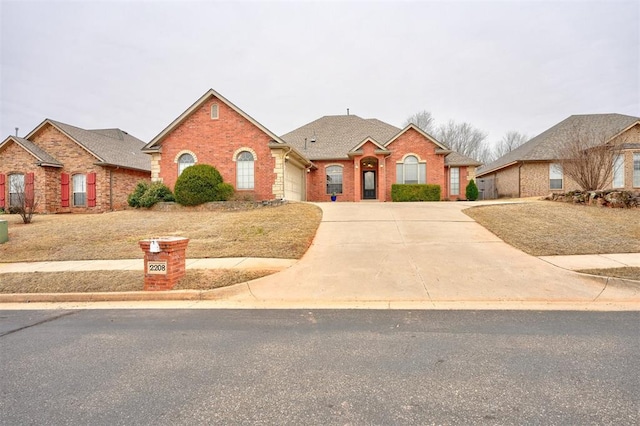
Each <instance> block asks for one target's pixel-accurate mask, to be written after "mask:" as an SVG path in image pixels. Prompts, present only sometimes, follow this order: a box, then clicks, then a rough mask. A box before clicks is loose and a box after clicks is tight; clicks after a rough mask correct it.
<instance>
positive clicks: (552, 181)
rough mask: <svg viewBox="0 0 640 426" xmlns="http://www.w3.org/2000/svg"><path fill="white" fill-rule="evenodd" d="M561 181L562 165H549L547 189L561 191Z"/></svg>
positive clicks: (562, 178)
mask: <svg viewBox="0 0 640 426" xmlns="http://www.w3.org/2000/svg"><path fill="white" fill-rule="evenodd" d="M563 180H564V173H563V171H562V164H558V163H551V164H549V189H562V188H563Z"/></svg>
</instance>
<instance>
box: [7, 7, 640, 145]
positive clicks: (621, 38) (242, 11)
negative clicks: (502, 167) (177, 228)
mask: <svg viewBox="0 0 640 426" xmlns="http://www.w3.org/2000/svg"><path fill="white" fill-rule="evenodd" d="M0 5H1V9H0V15H1V18H0V19H1V21H0V24H1V30H0V31H1V34H0V36H1V62H0V65H1V74H0V83H1V84H0V99H1V101H0V102H1V105H0V120H1V122H0V127H1V129H0V130H1V132H2V135H1V136H0V141H1V140H3V139H4V138H5V137H7V136H9V135H10V134H14V133H15V127H19V128H20V131H19V134H20V136H24V135H26V134H27V133H29V132H30V131H31V130H33V128H34V127H36V126H37V125H38V124H40V122H42V121H43V120H44V119H45V118H51V119H54V120H58V121H62V122H64V123H68V124H72V125H75V126H78V127H82V128H88V129H92V128H107V127H119V128H121V129H123V130H125V131H127V132H129V133H130V134H132V135H134V136H136V137H138V138H140V139H142V140H143V141H145V142H147V141H149V140H151V139H152V138H153V137H154V136H156V135H157V134H158V133H160V132H161V131H162V130H163V129H164V128H165V127H166V126H167V125H168V124H169V123H171V121H173V120H174V119H175V118H176V117H177V116H178V115H180V114H181V113H182V112H183V111H184V110H185V109H187V108H188V107H189V106H190V105H191V104H192V103H193V102H195V101H196V100H197V99H198V98H199V97H200V96H202V95H203V94H204V93H205V92H206V91H207V90H208V89H210V88H213V89H215V90H216V91H218V92H220V93H221V94H222V95H223V96H225V97H226V98H227V99H229V100H230V101H231V102H233V103H235V104H236V105H237V106H238V107H239V108H241V109H242V110H243V111H245V112H246V113H247V114H249V115H250V116H252V117H253V118H254V119H256V120H257V121H259V122H260V123H261V124H263V125H264V126H266V127H267V128H268V129H270V130H271V131H273V132H274V133H276V134H278V135H282V134H284V133H287V132H289V131H291V130H293V129H295V128H297V127H300V126H302V125H304V124H306V123H308V122H310V121H313V120H315V119H317V118H319V117H321V116H324V115H338V114H346V109H347V108H349V109H350V112H351V114H356V115H358V116H360V117H363V118H378V119H380V120H382V121H385V122H387V123H390V124H393V125H396V126H399V127H400V126H402V125H403V124H404V121H405V119H406V118H407V117H408V116H410V115H411V114H413V113H415V112H418V111H421V110H428V111H431V113H432V114H433V115H434V117H435V119H436V121H437V122H438V123H444V122H446V121H447V120H449V119H454V120H456V121H466V122H469V123H471V124H472V125H474V126H475V127H478V128H480V129H481V130H484V131H485V132H487V133H489V136H488V140H489V141H497V140H499V139H500V138H501V137H502V136H503V135H504V133H505V132H506V131H508V130H517V131H520V132H523V133H527V134H528V135H529V136H535V135H536V134H539V133H541V132H542V131H544V130H546V129H547V128H548V127H550V126H552V125H554V124H556V123H557V122H559V121H561V120H563V119H565V118H566V117H568V116H569V115H571V114H585V113H606V112H618V113H622V114H629V115H636V116H638V115H640V59H639V57H640V1H638V0H633V1H599V2H587V1H566V2H549V1H544V2H543V1H529V2H511V1H500V2H489V1H467V2H443V1H415V2H391V1H389V2H364V1H359V2H327V1H323V2H302V1H288V2H213V1H208V2H195V1H163V2H158V1H138V2H135V1H101V2H97V1H82V2H79V1H74V2H55V1H46V2H34V1H7V0H0Z"/></svg>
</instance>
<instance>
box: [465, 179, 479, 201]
mask: <svg viewBox="0 0 640 426" xmlns="http://www.w3.org/2000/svg"><path fill="white" fill-rule="evenodd" d="M465 195H466V197H467V200H469V201H475V200H477V199H478V186H477V185H476V183H475V182H474V181H473V179H471V180H470V181H469V183H468V184H467V188H466V189H465Z"/></svg>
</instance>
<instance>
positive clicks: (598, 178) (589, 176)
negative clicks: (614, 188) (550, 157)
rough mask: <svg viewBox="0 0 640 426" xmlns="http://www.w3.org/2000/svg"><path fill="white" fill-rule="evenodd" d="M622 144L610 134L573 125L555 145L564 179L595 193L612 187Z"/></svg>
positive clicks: (618, 137) (621, 141)
mask: <svg viewBox="0 0 640 426" xmlns="http://www.w3.org/2000/svg"><path fill="white" fill-rule="evenodd" d="M623 144H624V137H622V136H617V137H616V138H614V139H611V137H610V135H609V136H608V135H605V134H604V133H599V132H597V131H595V130H593V129H588V128H585V127H581V126H578V125H575V126H573V128H571V130H570V131H569V132H568V134H567V137H566V139H565V140H564V141H563V143H560V144H558V145H557V148H556V152H555V155H556V158H558V160H557V162H558V163H559V164H560V165H561V166H562V171H563V174H564V175H565V176H567V177H569V178H571V179H573V180H574V181H575V182H576V183H577V184H578V185H579V186H580V188H582V190H583V191H595V190H601V189H604V188H606V187H607V186H609V185H610V184H611V182H612V180H613V175H614V171H615V167H616V166H615V160H616V158H617V157H618V155H620V154H621V152H622V145H623Z"/></svg>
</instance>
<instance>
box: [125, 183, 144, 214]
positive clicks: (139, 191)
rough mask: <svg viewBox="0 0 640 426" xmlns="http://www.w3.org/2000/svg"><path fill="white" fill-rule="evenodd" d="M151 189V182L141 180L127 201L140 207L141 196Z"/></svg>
mask: <svg viewBox="0 0 640 426" xmlns="http://www.w3.org/2000/svg"><path fill="white" fill-rule="evenodd" d="M148 190H149V183H148V182H145V181H140V182H138V184H137V185H136V188H135V189H134V190H133V192H132V193H131V194H129V197H127V202H128V203H129V206H131V207H136V208H137V207H140V197H142V196H143V195H144V193H145V192H147V191H148Z"/></svg>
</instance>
